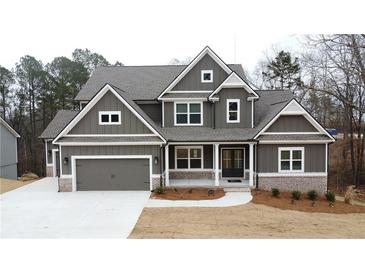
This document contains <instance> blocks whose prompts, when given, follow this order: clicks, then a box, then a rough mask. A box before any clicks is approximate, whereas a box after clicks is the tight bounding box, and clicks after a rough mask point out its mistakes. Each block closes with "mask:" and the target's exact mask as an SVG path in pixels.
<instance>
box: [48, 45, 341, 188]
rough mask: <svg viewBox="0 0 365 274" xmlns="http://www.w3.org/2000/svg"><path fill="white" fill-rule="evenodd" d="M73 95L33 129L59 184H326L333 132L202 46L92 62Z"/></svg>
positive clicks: (282, 94)
mask: <svg viewBox="0 0 365 274" xmlns="http://www.w3.org/2000/svg"><path fill="white" fill-rule="evenodd" d="M75 100H76V101H78V102H79V104H80V111H65V110H63V111H59V112H58V113H57V115H56V116H55V118H54V119H53V121H52V122H51V123H50V124H49V126H48V127H47V128H46V129H45V131H44V132H43V134H42V136H41V138H44V140H45V151H46V153H45V157H46V164H47V175H48V176H57V177H59V188H60V191H80V190H152V189H154V188H155V187H156V186H158V185H160V184H162V185H165V186H167V187H168V186H189V187H195V186H199V187H201V186H211V187H235V188H236V187H241V186H242V187H247V186H249V187H251V188H253V187H258V188H262V189H267V190H270V189H271V188H272V187H278V188H280V189H281V190H300V191H308V190H312V189H315V190H317V191H319V192H320V193H324V192H325V191H326V189H327V174H328V145H329V144H330V143H332V142H334V141H335V140H334V138H333V137H332V136H331V135H330V134H329V133H328V132H327V131H326V130H325V129H324V128H323V127H322V126H321V125H320V124H319V123H318V122H317V121H316V120H315V119H314V118H313V117H312V116H311V114H310V113H309V112H308V111H307V110H306V109H305V108H304V107H303V106H301V105H300V104H299V103H298V102H297V101H296V100H295V99H294V98H293V95H292V93H291V92H289V91H281V90H280V91H279V90H268V91H264V90H254V89H253V88H251V87H250V85H249V84H248V83H247V81H246V80H245V75H244V72H243V69H242V66H241V65H237V64H232V65H230V64H225V63H224V62H223V60H222V59H220V58H219V56H217V55H216V54H215V53H214V52H213V51H212V50H211V49H210V48H209V47H206V48H204V49H203V50H202V51H201V52H200V53H199V54H198V55H197V56H196V57H195V58H194V59H193V60H192V61H191V63H190V64H189V65H164V66H121V67H119V66H108V67H99V68H98V69H96V70H95V71H94V72H93V74H92V75H91V77H90V79H89V80H88V81H87V83H86V84H85V85H84V86H83V87H82V89H81V91H80V92H79V94H78V95H77V96H76V98H75Z"/></svg>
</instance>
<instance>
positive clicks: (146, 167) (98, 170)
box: [72, 155, 152, 191]
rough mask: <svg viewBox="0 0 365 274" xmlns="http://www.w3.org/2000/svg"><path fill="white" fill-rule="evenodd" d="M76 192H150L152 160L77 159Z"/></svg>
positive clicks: (74, 179) (73, 159) (140, 157)
mask: <svg viewBox="0 0 365 274" xmlns="http://www.w3.org/2000/svg"><path fill="white" fill-rule="evenodd" d="M72 166H73V170H74V176H73V190H77V191H92V190H98V191H109V190H124V191H125V190H131V191H133V190H150V189H151V168H152V166H151V156H149V155H140V156H128V157H126V156H109V157H108V156H106V157H102V156H74V157H72Z"/></svg>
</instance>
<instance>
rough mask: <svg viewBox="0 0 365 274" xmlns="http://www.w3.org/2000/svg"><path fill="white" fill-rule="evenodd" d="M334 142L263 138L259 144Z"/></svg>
mask: <svg viewBox="0 0 365 274" xmlns="http://www.w3.org/2000/svg"><path fill="white" fill-rule="evenodd" d="M332 142H333V141H330V140H275V141H270V140H262V141H259V144H328V143H332Z"/></svg>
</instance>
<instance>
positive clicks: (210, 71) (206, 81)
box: [201, 69, 213, 83]
mask: <svg viewBox="0 0 365 274" xmlns="http://www.w3.org/2000/svg"><path fill="white" fill-rule="evenodd" d="M205 73H210V76H211V77H210V80H204V74H205ZM201 81H202V83H213V70H211V69H208V70H202V71H201Z"/></svg>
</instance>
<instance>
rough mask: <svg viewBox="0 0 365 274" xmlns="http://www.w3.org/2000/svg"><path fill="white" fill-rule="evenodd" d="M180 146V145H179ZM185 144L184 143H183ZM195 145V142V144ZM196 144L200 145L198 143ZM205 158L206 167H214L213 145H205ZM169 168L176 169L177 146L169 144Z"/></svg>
mask: <svg viewBox="0 0 365 274" xmlns="http://www.w3.org/2000/svg"><path fill="white" fill-rule="evenodd" d="M179 146H180V145H179ZM181 146H183V145H181ZM194 146H195V144H194ZM196 146H199V145H198V144H197V145H196ZM203 154H204V160H203V165H204V168H206V169H212V168H213V145H203ZM169 168H170V169H175V146H173V145H170V146H169Z"/></svg>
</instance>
